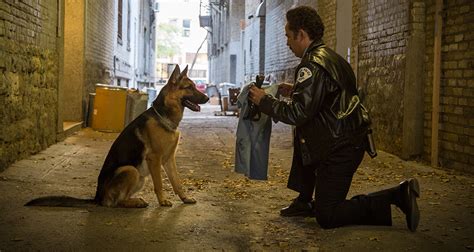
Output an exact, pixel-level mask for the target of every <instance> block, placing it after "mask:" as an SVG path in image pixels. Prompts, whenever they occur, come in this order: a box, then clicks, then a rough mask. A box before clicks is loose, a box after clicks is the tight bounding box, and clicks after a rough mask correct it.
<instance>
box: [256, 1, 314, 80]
mask: <svg viewBox="0 0 474 252" xmlns="http://www.w3.org/2000/svg"><path fill="white" fill-rule="evenodd" d="M300 5H309V6H312V7H315V8H316V3H315V1H310V0H304V1H301V0H300V1H297V0H295V1H267V16H266V27H265V29H266V31H267V32H266V37H265V74H266V75H271V80H272V82H277V83H278V82H290V83H293V81H294V70H295V67H296V66H297V65H298V64H299V62H300V59H299V58H297V57H296V56H295V55H294V54H293V53H292V52H291V50H290V49H289V48H288V46H287V45H286V37H285V24H286V17H285V14H286V12H287V11H288V10H289V9H290V8H292V7H294V6H300Z"/></svg>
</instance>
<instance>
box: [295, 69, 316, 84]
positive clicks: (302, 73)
mask: <svg viewBox="0 0 474 252" xmlns="http://www.w3.org/2000/svg"><path fill="white" fill-rule="evenodd" d="M297 76H298V77H297V78H296V82H297V83H301V82H303V81H305V80H307V79H309V78H311V76H313V73H311V70H309V68H307V67H302V68H300V70H298V75H297Z"/></svg>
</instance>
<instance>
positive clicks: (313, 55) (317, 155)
mask: <svg viewBox="0 0 474 252" xmlns="http://www.w3.org/2000/svg"><path fill="white" fill-rule="evenodd" d="M358 104H359V100H358V92H357V87H356V79H355V76H354V72H353V71H352V68H351V66H350V65H349V64H348V63H347V62H346V61H345V60H344V59H343V58H342V57H341V56H339V55H338V54H337V53H335V52H334V51H333V50H331V49H329V48H327V47H326V46H325V45H324V44H323V43H322V42H318V41H316V42H313V43H312V44H311V45H310V46H309V47H308V49H307V50H306V52H305V54H304V56H303V58H302V59H301V63H300V64H299V65H298V67H297V69H296V76H295V84H294V86H293V92H292V95H291V101H290V102H282V101H279V100H277V99H275V98H274V97H273V96H270V95H267V96H264V98H263V99H262V100H261V102H260V105H259V109H260V111H261V112H263V113H265V114H268V115H270V116H271V117H272V118H273V119H275V120H278V121H282V122H284V123H287V124H291V125H295V126H296V128H295V131H296V132H295V133H296V134H295V143H294V144H295V145H296V144H299V147H300V148H299V149H300V151H301V157H302V161H303V165H309V164H311V163H313V162H315V161H318V162H321V161H324V160H326V158H327V157H328V155H329V154H330V153H331V151H333V150H336V149H338V146H341V145H343V144H348V143H352V144H354V145H359V146H361V147H364V146H363V144H364V139H365V136H366V133H367V125H365V124H364V121H363V119H362V118H361V115H360V113H359V106H358Z"/></svg>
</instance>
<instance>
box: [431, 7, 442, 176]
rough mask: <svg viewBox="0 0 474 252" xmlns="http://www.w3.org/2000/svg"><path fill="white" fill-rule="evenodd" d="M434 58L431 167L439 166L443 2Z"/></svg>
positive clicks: (437, 21)
mask: <svg viewBox="0 0 474 252" xmlns="http://www.w3.org/2000/svg"><path fill="white" fill-rule="evenodd" d="M434 27H435V30H434V57H433V97H432V101H433V111H432V114H431V166H432V167H438V164H439V160H438V157H439V140H438V134H439V89H440V83H441V37H442V33H443V0H436V10H435V25H434Z"/></svg>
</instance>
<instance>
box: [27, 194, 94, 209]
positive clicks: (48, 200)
mask: <svg viewBox="0 0 474 252" xmlns="http://www.w3.org/2000/svg"><path fill="white" fill-rule="evenodd" d="M96 204H97V203H96V201H95V200H93V199H78V198H74V197H69V196H46V197H41V198H37V199H34V200H31V201H30V202H28V203H26V204H25V206H48V207H86V206H90V205H96Z"/></svg>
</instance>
